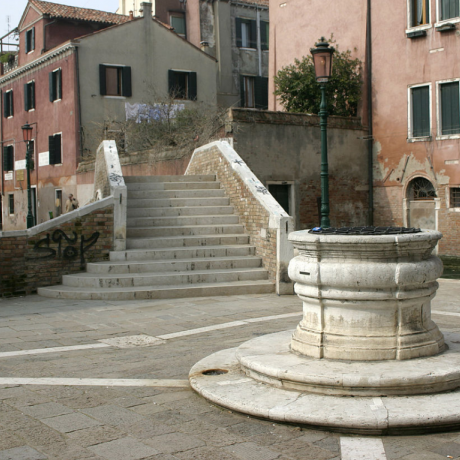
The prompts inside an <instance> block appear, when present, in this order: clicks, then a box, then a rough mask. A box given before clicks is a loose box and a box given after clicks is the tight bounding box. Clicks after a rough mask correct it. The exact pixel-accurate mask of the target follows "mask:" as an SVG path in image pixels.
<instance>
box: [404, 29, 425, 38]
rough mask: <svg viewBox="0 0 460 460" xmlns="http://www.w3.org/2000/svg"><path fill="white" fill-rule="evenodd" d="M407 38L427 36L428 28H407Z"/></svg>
mask: <svg viewBox="0 0 460 460" xmlns="http://www.w3.org/2000/svg"><path fill="white" fill-rule="evenodd" d="M406 36H407V38H419V37H426V29H421V30H409V31H407V30H406Z"/></svg>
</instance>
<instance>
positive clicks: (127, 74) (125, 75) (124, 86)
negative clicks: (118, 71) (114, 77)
mask: <svg viewBox="0 0 460 460" xmlns="http://www.w3.org/2000/svg"><path fill="white" fill-rule="evenodd" d="M121 95H122V96H126V97H131V96H132V90H131V67H129V66H125V67H123V68H122V75H121Z"/></svg>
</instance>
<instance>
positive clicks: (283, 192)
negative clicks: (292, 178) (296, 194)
mask: <svg viewBox="0 0 460 460" xmlns="http://www.w3.org/2000/svg"><path fill="white" fill-rule="evenodd" d="M268 191H269V192H270V193H271V195H272V196H273V198H274V199H275V200H276V201H277V202H278V203H279V205H280V206H281V207H282V208H283V209H284V210H285V211H286V213H287V214H289V215H290V209H289V202H290V198H291V197H290V195H291V185H290V184H268Z"/></svg>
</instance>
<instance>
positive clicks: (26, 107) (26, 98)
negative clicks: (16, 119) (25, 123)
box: [24, 83, 30, 112]
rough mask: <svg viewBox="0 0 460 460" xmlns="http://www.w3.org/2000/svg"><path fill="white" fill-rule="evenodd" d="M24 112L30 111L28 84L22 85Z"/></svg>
mask: <svg viewBox="0 0 460 460" xmlns="http://www.w3.org/2000/svg"><path fill="white" fill-rule="evenodd" d="M24 110H25V111H26V112H27V111H28V110H30V100H29V84H28V83H26V84H25V85H24Z"/></svg>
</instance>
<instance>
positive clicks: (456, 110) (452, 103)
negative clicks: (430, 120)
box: [441, 82, 460, 135]
mask: <svg viewBox="0 0 460 460" xmlns="http://www.w3.org/2000/svg"><path fill="white" fill-rule="evenodd" d="M458 85H459V84H458V83H457V82H455V83H447V84H443V85H441V127H442V134H444V135H448V134H458V133H460V107H459V103H460V101H459V87H458Z"/></svg>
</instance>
